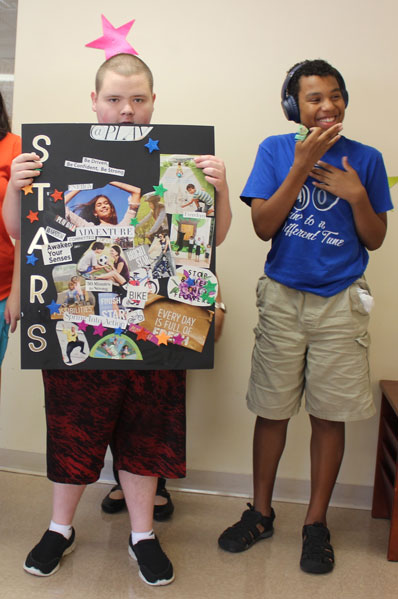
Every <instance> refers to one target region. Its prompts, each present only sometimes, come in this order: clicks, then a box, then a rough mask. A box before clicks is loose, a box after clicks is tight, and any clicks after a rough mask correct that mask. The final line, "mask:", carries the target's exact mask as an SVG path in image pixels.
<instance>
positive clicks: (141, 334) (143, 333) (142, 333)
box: [137, 329, 149, 341]
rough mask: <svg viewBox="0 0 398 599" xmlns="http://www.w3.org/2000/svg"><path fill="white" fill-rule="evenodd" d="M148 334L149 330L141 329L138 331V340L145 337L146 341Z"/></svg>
mask: <svg viewBox="0 0 398 599" xmlns="http://www.w3.org/2000/svg"><path fill="white" fill-rule="evenodd" d="M148 335H149V331H147V330H146V329H141V330H140V331H138V332H137V340H138V339H143V341H146V339H147V337H148Z"/></svg>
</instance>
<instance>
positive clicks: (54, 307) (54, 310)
mask: <svg viewBox="0 0 398 599" xmlns="http://www.w3.org/2000/svg"><path fill="white" fill-rule="evenodd" d="M60 307H61V304H57V302H56V301H54V300H52V301H51V304H47V306H46V308H48V309H49V310H50V314H59V309H60Z"/></svg>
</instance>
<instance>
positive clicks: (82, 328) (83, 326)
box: [77, 320, 88, 331]
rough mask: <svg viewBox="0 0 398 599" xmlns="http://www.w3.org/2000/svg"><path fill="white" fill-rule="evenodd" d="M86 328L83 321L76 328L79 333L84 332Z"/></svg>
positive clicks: (86, 325)
mask: <svg viewBox="0 0 398 599" xmlns="http://www.w3.org/2000/svg"><path fill="white" fill-rule="evenodd" d="M87 327H88V324H87V322H86V321H85V320H81V321H80V322H79V323H78V325H77V328H78V329H79V331H85V330H86V329H87Z"/></svg>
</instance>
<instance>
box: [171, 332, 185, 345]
mask: <svg viewBox="0 0 398 599" xmlns="http://www.w3.org/2000/svg"><path fill="white" fill-rule="evenodd" d="M184 339H185V337H183V336H182V335H181V334H180V333H178V335H175V337H173V341H174V343H175V344H176V345H181V343H182V342H183V341H184Z"/></svg>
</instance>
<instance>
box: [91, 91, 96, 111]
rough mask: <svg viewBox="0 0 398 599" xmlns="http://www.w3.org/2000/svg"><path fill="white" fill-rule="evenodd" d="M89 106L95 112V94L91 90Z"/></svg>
mask: <svg viewBox="0 0 398 599" xmlns="http://www.w3.org/2000/svg"><path fill="white" fill-rule="evenodd" d="M91 108H92V109H93V111H94V112H97V94H96V93H95V92H91Z"/></svg>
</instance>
